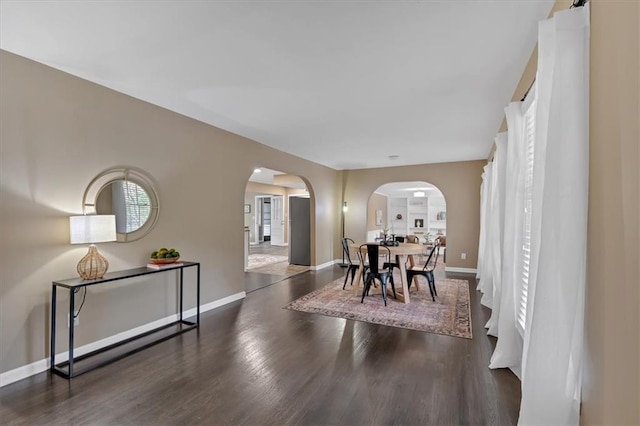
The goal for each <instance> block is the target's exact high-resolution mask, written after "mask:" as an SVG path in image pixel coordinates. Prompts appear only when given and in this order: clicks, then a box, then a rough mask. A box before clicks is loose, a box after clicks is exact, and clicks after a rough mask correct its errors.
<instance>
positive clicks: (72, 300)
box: [69, 288, 86, 377]
mask: <svg viewBox="0 0 640 426" xmlns="http://www.w3.org/2000/svg"><path fill="white" fill-rule="evenodd" d="M69 291H70V294H69V377H73V356H74V355H73V335H74V329H75V321H76V319H75V317H74V315H75V313H76V308H75V301H76V289H75V288H71V289H70V290H69ZM85 291H86V289H85Z"/></svg>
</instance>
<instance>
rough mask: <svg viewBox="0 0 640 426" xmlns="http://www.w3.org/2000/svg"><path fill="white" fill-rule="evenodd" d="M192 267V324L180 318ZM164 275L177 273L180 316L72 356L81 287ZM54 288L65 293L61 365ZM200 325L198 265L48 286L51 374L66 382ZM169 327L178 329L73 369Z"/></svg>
mask: <svg viewBox="0 0 640 426" xmlns="http://www.w3.org/2000/svg"><path fill="white" fill-rule="evenodd" d="M190 267H195V268H196V270H197V282H196V319H195V322H193V321H187V320H186V319H184V318H183V314H184V309H183V306H182V302H183V288H184V285H183V273H184V269H185V268H190ZM167 271H177V272H179V274H178V282H179V286H180V289H179V293H178V299H179V300H178V302H179V309H180V312H179V313H178V320H177V321H174V322H172V323H170V324H166V325H163V326H161V327H158V328H155V329H153V330H150V331H147V332H145V333H142V334H139V335H136V336H133V337H130V338H128V339H125V340H122V341H120V342H116V343H114V344H111V345H108V346H106V347H103V348H100V349H97V350H95V351H91V352H89V353H86V354H84V355H80V356H78V357H74V355H73V345H74V342H73V339H74V325H73V322H74V312H75V295H76V293H77V292H78V291H80V289H81V288H82V287H85V291H86V287H90V286H94V285H103V286H104V285H108V283H110V282H114V281H119V280H124V279H127V278H134V277H139V276H142V275H150V274H158V273H163V272H167ZM58 287H60V288H66V289H68V290H69V360H68V361H64V362H61V363H59V364H56V363H55V357H56V292H57V289H58ZM199 325H200V263H198V262H183V261H181V262H180V263H177V264H175V265H167V266H163V267H162V268H160V269H152V268H147V267H142V268H134V269H127V270H124V271H116V272H110V273H107V274H105V275H104V277H102V278H99V279H96V280H83V279H82V278H79V277H78V278H70V279H66V280H62V281H53V283H52V291H51V366H50V369H51V372H52V373H55V374H57V375H59V376H62V377H64V378H67V379H70V378H72V377H76V376H79V375H80V374H84V373H86V372H88V371H91V370H94V369H96V368H98V367H102V366H104V365H107V364H109V363H112V362H114V361H117V360H119V359H121V358H124V357H126V356H128V355H131V354H133V353H135V352H138V351H141V350H143V349H146V348H148V347H149V346H152V345H155V344H157V343H160V342H162V341H164V340H167V339H170V338H171V337H174V336H177V335H179V334H182V333H184V332H186V331H189V330H193V329H194V328H197V327H198V326H199ZM170 327H175V328H178V330H176V331H173V332H171V333H169V334H167V333H163V334H162V336H160V337H157V338H155V339H153V340H151V341H149V342H147V343H145V344H143V345H142V346H138V347H135V348H132V349H128V350H125V351H124V352H120V353H118V354H116V355H114V356H112V357H106V356H105V357H104V359H103V357H101V359H100V360H99V361H98V362H96V363H94V364H92V365H90V366H88V367H85V368H82V369H74V363H75V362H76V361H81V360H84V359H87V358H90V357H92V356H95V355H98V354H104V353H106V352H107V351H109V350H111V349H115V348H117V347H119V346H122V345H125V344H128V343H131V342H133V341H135V340H138V339H141V338H143V337H147V336H152V335H153V334H154V333H158V332H160V331H161V330H165V329H167V328H170Z"/></svg>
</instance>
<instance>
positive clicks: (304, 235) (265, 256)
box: [244, 167, 312, 292]
mask: <svg viewBox="0 0 640 426" xmlns="http://www.w3.org/2000/svg"><path fill="white" fill-rule="evenodd" d="M244 199H245V207H244V225H245V246H246V249H245V256H246V260H245V272H246V274H247V275H246V276H247V277H248V278H247V280H245V281H246V285H245V287H246V289H245V290H246V291H247V292H248V291H253V290H256V289H258V288H261V287H264V286H266V285H271V284H273V283H275V282H279V281H282V280H283V279H286V278H289V277H291V276H293V275H296V274H299V273H302V272H305V271H308V270H309V269H310V265H311V239H310V233H311V222H310V221H311V204H312V203H311V201H312V200H311V195H310V192H309V190H308V188H307V184H306V183H305V181H304V180H303V179H302V178H300V177H298V176H295V175H290V174H287V173H284V172H281V171H277V170H272V169H268V168H263V167H261V168H259V169H256V170H254V173H253V174H252V175H251V177H250V178H249V181H248V182H247V186H246V188H245V197H244Z"/></svg>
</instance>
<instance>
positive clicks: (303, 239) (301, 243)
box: [289, 197, 311, 266]
mask: <svg viewBox="0 0 640 426" xmlns="http://www.w3.org/2000/svg"><path fill="white" fill-rule="evenodd" d="M310 218H311V203H310V200H309V198H303V197H290V198H289V263H290V264H292V265H304V266H310V265H311V237H310V233H311V219H310Z"/></svg>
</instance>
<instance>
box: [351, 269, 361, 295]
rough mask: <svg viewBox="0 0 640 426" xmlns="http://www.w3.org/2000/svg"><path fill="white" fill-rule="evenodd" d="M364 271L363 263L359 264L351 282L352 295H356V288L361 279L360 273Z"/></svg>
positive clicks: (358, 286)
mask: <svg viewBox="0 0 640 426" xmlns="http://www.w3.org/2000/svg"><path fill="white" fill-rule="evenodd" d="M363 272H364V265H363V264H362V263H361V264H360V266H358V272H356V276H355V278H354V279H353V281H354V283H353V295H354V296H357V295H358V288H360V281H362V273H363ZM363 290H364V288H363Z"/></svg>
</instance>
